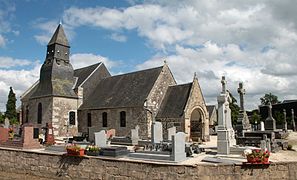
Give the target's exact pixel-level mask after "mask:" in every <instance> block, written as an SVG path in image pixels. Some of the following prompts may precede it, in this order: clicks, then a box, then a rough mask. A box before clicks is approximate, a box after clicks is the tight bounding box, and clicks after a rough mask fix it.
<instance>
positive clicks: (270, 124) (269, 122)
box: [265, 102, 276, 131]
mask: <svg viewBox="0 0 297 180" xmlns="http://www.w3.org/2000/svg"><path fill="white" fill-rule="evenodd" d="M265 130H273V131H274V130H276V124H275V119H274V118H273V117H272V105H271V103H270V102H269V106H268V117H267V118H266V120H265Z"/></svg>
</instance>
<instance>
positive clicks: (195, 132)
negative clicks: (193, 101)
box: [190, 109, 203, 142]
mask: <svg viewBox="0 0 297 180" xmlns="http://www.w3.org/2000/svg"><path fill="white" fill-rule="evenodd" d="M202 118H203V116H202V113H201V111H200V110H199V109H194V110H193V112H192V114H191V125H190V127H191V131H190V133H191V134H190V138H191V139H192V140H193V141H196V142H197V141H199V140H201V139H202V128H203V125H202Z"/></svg>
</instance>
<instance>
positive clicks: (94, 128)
mask: <svg viewBox="0 0 297 180" xmlns="http://www.w3.org/2000/svg"><path fill="white" fill-rule="evenodd" d="M99 130H100V127H98V126H92V127H89V128H88V137H89V142H95V134H94V133H95V132H98V131H99Z"/></svg>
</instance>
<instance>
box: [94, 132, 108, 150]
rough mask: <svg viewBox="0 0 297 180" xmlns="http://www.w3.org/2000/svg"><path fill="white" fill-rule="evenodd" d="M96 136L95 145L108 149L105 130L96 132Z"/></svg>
mask: <svg viewBox="0 0 297 180" xmlns="http://www.w3.org/2000/svg"><path fill="white" fill-rule="evenodd" d="M94 134H95V145H96V146H99V147H107V143H106V140H107V138H106V134H105V130H101V131H100V132H96V133H94Z"/></svg>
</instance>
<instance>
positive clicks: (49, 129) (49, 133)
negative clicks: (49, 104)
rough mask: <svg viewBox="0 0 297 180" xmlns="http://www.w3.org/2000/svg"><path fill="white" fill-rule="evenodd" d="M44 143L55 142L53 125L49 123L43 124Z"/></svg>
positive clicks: (50, 143) (51, 143)
mask: <svg viewBox="0 0 297 180" xmlns="http://www.w3.org/2000/svg"><path fill="white" fill-rule="evenodd" d="M45 144H47V145H53V144H55V138H54V133H53V126H52V124H51V123H50V124H48V123H46V125H45Z"/></svg>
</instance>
